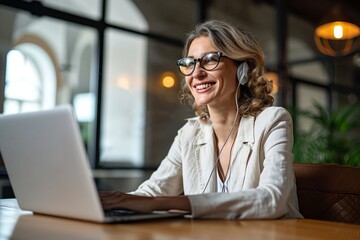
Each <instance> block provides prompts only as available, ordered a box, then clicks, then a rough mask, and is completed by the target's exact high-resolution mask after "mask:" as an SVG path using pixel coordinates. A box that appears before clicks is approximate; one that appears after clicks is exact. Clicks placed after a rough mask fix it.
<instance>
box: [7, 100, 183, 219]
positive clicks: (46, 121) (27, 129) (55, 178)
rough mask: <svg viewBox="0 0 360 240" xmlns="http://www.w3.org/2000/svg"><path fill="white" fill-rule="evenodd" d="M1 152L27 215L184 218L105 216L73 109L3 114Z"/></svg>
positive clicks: (163, 214)
mask: <svg viewBox="0 0 360 240" xmlns="http://www.w3.org/2000/svg"><path fill="white" fill-rule="evenodd" d="M0 152H1V154H2V157H3V160H4V163H5V168H6V171H7V173H8V176H9V179H10V183H11V185H12V188H13V191H14V194H15V197H16V199H17V201H18V204H19V207H20V208H21V209H23V210H29V211H32V212H34V213H38V214H46V215H53V216H59V217H66V218H74V219H80V220H87V221H93V222H104V223H105V222H106V223H108V222H129V221H139V220H149V219H159V218H170V217H181V216H183V215H184V214H183V213H173V212H168V211H166V212H157V213H155V212H154V213H147V214H144V213H136V212H132V211H126V210H116V211H115V212H111V216H107V211H104V210H103V208H102V205H101V202H100V199H99V196H98V192H97V189H96V185H95V182H94V179H93V176H92V171H91V167H90V164H89V161H88V158H87V155H86V151H85V147H84V144H83V142H82V139H81V135H80V130H79V126H78V123H77V122H76V120H75V117H74V111H73V108H72V107H71V105H65V106H60V107H56V108H54V109H50V110H44V111H39V112H28V113H20V114H12V115H0Z"/></svg>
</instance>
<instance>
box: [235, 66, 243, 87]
mask: <svg viewBox="0 0 360 240" xmlns="http://www.w3.org/2000/svg"><path fill="white" fill-rule="evenodd" d="M241 73H242V64H240V65H239V66H238V68H237V71H236V77H237V80H238V82H239V83H240V84H241Z"/></svg>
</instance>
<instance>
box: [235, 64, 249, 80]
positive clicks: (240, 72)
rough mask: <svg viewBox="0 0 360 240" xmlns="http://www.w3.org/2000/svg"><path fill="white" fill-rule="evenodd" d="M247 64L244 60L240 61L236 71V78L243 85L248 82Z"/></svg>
mask: <svg viewBox="0 0 360 240" xmlns="http://www.w3.org/2000/svg"><path fill="white" fill-rule="evenodd" d="M248 70H249V65H248V64H247V63H246V62H242V63H241V64H240V65H239V67H238V69H237V72H236V76H237V79H238V81H239V83H240V84H241V85H245V84H246V83H247V82H248V79H247V75H248Z"/></svg>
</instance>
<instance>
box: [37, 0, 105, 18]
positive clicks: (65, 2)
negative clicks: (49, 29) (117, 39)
mask: <svg viewBox="0 0 360 240" xmlns="http://www.w3.org/2000/svg"><path fill="white" fill-rule="evenodd" d="M41 2H42V4H44V6H46V7H51V8H55V9H58V10H61V11H65V12H68V13H71V14H76V15H80V16H83V17H87V18H91V19H100V16H101V8H100V7H101V0H86V1H84V0H42V1H41Z"/></svg>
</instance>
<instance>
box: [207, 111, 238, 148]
mask: <svg viewBox="0 0 360 240" xmlns="http://www.w3.org/2000/svg"><path fill="white" fill-rule="evenodd" d="M209 113H210V120H211V123H212V127H213V129H214V133H215V135H216V138H217V140H218V143H220V144H221V143H224V142H225V141H226V138H227V137H228V136H229V134H230V131H232V133H231V136H230V138H235V136H236V132H237V131H236V130H237V128H238V126H239V123H240V118H241V117H240V116H239V115H238V116H236V109H232V110H229V109H223V110H219V111H214V110H211V109H209ZM235 118H236V119H235Z"/></svg>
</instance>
